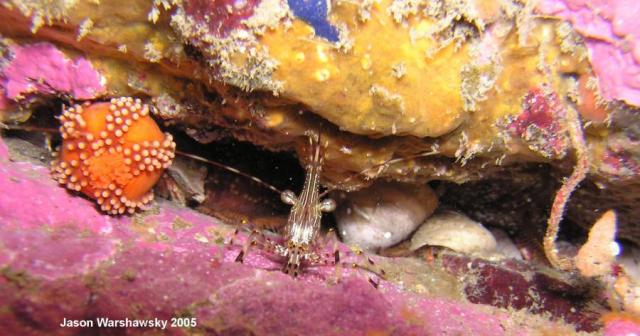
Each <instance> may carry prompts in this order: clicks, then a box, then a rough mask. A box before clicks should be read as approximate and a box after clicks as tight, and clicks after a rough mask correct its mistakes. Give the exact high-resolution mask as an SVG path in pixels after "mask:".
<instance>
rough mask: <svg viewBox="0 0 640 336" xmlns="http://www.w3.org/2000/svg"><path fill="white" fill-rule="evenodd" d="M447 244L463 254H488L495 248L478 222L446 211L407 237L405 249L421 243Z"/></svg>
mask: <svg viewBox="0 0 640 336" xmlns="http://www.w3.org/2000/svg"><path fill="white" fill-rule="evenodd" d="M426 245H429V246H441V247H447V248H450V249H452V250H454V251H457V252H462V253H467V254H473V253H478V254H491V253H494V252H495V250H496V246H497V243H496V239H495V238H494V237H493V235H492V234H491V231H489V230H487V229H486V228H485V227H484V226H482V224H480V223H478V222H474V221H472V220H471V219H469V217H467V216H465V215H463V214H459V213H456V212H452V211H448V212H445V213H440V214H435V215H433V216H432V217H431V218H429V219H427V221H426V222H424V223H423V224H422V225H421V226H420V228H419V229H418V230H417V231H416V233H414V234H413V236H412V237H411V246H410V247H409V249H411V250H412V251H415V250H417V249H419V248H421V247H423V246H426Z"/></svg>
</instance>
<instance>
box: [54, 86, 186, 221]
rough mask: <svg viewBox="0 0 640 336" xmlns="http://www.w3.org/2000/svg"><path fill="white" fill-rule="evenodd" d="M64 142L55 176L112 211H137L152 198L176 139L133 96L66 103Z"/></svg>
mask: <svg viewBox="0 0 640 336" xmlns="http://www.w3.org/2000/svg"><path fill="white" fill-rule="evenodd" d="M60 121H61V124H62V126H61V127H60V133H61V134H62V138H63V142H62V146H61V148H60V153H59V158H58V160H57V161H55V162H54V163H53V165H52V173H53V177H54V178H55V179H56V180H57V181H58V182H59V183H60V184H63V185H65V186H66V187H67V188H68V189H71V190H74V191H79V192H82V193H84V194H85V195H87V196H89V197H91V198H94V199H96V201H97V202H98V204H99V205H100V208H101V209H102V210H103V211H105V212H107V213H109V214H123V213H125V212H128V213H133V212H135V210H136V208H140V207H142V206H144V205H145V204H147V203H149V202H150V201H151V200H152V199H153V191H151V188H152V187H153V186H154V185H155V184H156V182H157V181H158V179H159V178H160V176H161V175H162V172H163V171H164V169H165V168H167V167H169V165H171V162H172V160H173V158H174V155H175V146H176V145H175V142H173V138H172V136H171V135H170V134H168V133H163V132H162V131H161V130H160V128H159V127H158V125H157V124H156V122H155V121H154V120H153V119H152V118H151V117H150V116H149V106H148V105H146V104H142V102H141V101H140V99H135V100H134V99H133V98H129V97H124V98H117V99H112V100H111V101H110V102H101V103H94V104H90V103H85V104H83V105H75V106H72V107H69V108H65V109H64V111H63V113H62V116H61V117H60Z"/></svg>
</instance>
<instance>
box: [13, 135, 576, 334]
mask: <svg viewBox="0 0 640 336" xmlns="http://www.w3.org/2000/svg"><path fill="white" fill-rule="evenodd" d="M48 175H49V174H48V169H47V168H46V167H41V166H35V165H33V164H30V163H26V162H11V161H9V160H8V152H7V149H6V147H5V146H4V144H3V143H2V142H0V189H2V190H3V193H1V194H0V222H2V225H1V226H0V252H1V253H0V307H1V308H2V309H0V330H2V331H3V332H5V333H8V334H30V335H48V334H51V333H56V334H59V335H72V334H77V333H78V332H91V331H90V330H94V331H96V330H97V329H82V328H65V329H61V328H60V327H59V326H60V324H61V323H62V322H63V320H64V319H68V320H90V321H93V323H94V327H95V326H96V325H95V323H97V318H111V319H122V320H124V319H125V318H127V319H129V320H148V319H153V318H157V319H160V320H166V321H168V323H169V324H170V323H171V319H172V318H185V317H186V318H194V319H195V320H196V326H195V327H193V328H192V329H188V330H187V329H180V328H177V327H168V330H169V331H173V332H176V333H183V332H203V333H206V332H209V333H210V332H214V333H217V334H238V333H240V334H243V333H248V332H249V331H250V332H251V333H252V334H254V335H273V334H278V335H300V334H303V333H307V332H310V333H312V334H314V335H333V334H335V333H336V330H338V331H339V333H347V334H357V333H363V332H372V333H373V332H381V333H386V332H393V333H395V334H398V335H415V334H445V333H448V334H476V335H487V334H491V335H508V334H523V333H525V334H526V333H530V332H534V331H536V330H541V329H542V330H556V328H558V327H560V326H562V328H565V329H566V328H569V330H572V328H571V327H570V326H567V325H564V324H561V323H558V322H551V321H549V320H547V319H544V318H538V317H532V318H531V319H529V320H528V321H525V322H523V321H524V320H522V315H516V317H514V318H513V319H512V318H510V316H509V314H510V313H509V312H508V311H506V310H497V311H496V310H492V309H493V308H491V307H479V306H477V305H471V304H469V303H467V302H459V301H452V300H449V299H446V298H437V297H428V296H424V295H421V294H417V293H413V292H410V291H406V290H403V289H401V288H400V287H397V286H396V285H394V284H392V283H389V282H386V281H383V282H381V284H380V286H379V288H378V289H375V288H374V287H372V286H371V285H370V284H369V282H368V280H367V274H366V273H365V274H363V273H360V272H356V271H351V270H350V271H348V273H347V274H344V275H343V276H342V279H341V280H340V282H339V283H338V284H332V283H333V282H332V281H333V280H332V279H335V274H334V270H333V269H332V268H330V267H327V268H326V269H325V268H323V269H318V270H317V271H309V272H305V273H303V274H302V275H301V277H300V279H298V280H294V279H293V278H291V277H289V276H287V275H285V274H282V273H280V272H279V271H278V270H274V268H275V269H277V268H279V265H278V263H275V262H274V261H273V260H271V259H270V258H269V257H268V256H265V255H264V253H261V252H259V251H257V252H255V253H251V254H250V255H249V257H247V258H246V262H245V264H240V263H236V262H234V261H233V260H234V259H235V257H236V255H237V254H238V252H239V251H240V246H237V245H226V244H224V243H223V241H224V240H225V239H227V238H228V237H230V235H231V234H232V233H231V232H232V228H230V227H226V226H225V225H223V224H221V223H219V222H218V221H216V220H215V219H212V218H210V217H206V216H203V215H201V214H197V213H195V212H193V211H191V210H188V209H185V208H177V207H175V206H174V205H171V204H170V203H167V202H158V203H157V204H156V205H155V206H154V208H153V209H152V210H151V211H149V212H147V213H145V214H138V215H135V216H133V217H111V216H106V215H103V214H101V213H100V212H99V211H98V210H97V209H96V208H95V206H94V205H93V203H92V202H90V201H88V200H85V199H82V198H80V197H76V196H74V195H72V194H70V193H69V192H68V191H66V190H65V189H63V188H59V187H57V185H56V183H55V182H54V181H52V180H51V179H50V178H49V176H48ZM35 208H37V209H38V211H33V209H35ZM70 209H73V211H69V210H70ZM51 298H56V300H52V299H51ZM87 302H90V304H87ZM487 309H488V310H487ZM291 311H295V312H296V313H295V314H291V313H290V312H291ZM518 314H520V313H518ZM524 314H526V313H524ZM285 315H286V316H288V318H287V319H282V316H285ZM460 316H464V317H465V318H464V319H462V320H461V319H460ZM114 330H115V331H116V332H126V333H130V334H142V333H148V332H162V330H160V329H159V328H150V329H136V328H123V329H114ZM164 331H165V332H166V331H167V330H164Z"/></svg>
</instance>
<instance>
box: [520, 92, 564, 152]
mask: <svg viewBox="0 0 640 336" xmlns="http://www.w3.org/2000/svg"><path fill="white" fill-rule="evenodd" d="M563 116H564V110H563V108H562V105H561V104H560V102H559V100H558V96H557V95H556V94H555V93H553V92H545V89H540V88H534V89H531V90H530V91H529V93H527V95H526V96H525V97H524V101H523V104H522V113H520V115H518V117H517V118H515V119H514V120H512V121H511V122H510V123H509V126H508V129H509V131H510V132H511V133H512V134H514V135H517V136H520V137H521V138H522V139H523V140H524V141H525V142H526V143H527V145H528V146H529V148H530V149H532V150H534V151H536V152H538V153H540V154H542V155H544V156H545V157H549V158H553V157H562V156H563V155H564V154H565V152H566V148H567V138H566V136H565V135H564V131H563V129H562V127H561V125H560V120H561V118H562V117H563Z"/></svg>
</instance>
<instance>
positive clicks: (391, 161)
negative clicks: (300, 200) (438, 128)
mask: <svg viewBox="0 0 640 336" xmlns="http://www.w3.org/2000/svg"><path fill="white" fill-rule="evenodd" d="M439 153H440V152H439V151H437V150H432V151H430V152H422V153H418V154H414V155H409V156H405V157H401V158H395V159H389V160H387V161H385V162H383V163H379V164H376V165H373V166H371V167H367V168H365V169H363V170H361V171H360V172H358V173H354V174H352V175H350V176H349V177H347V178H345V179H344V180H342V181H340V182H339V183H338V185H340V184H344V183H346V182H349V181H351V180H352V179H354V178H356V177H357V176H361V175H363V174H365V173H366V172H368V171H371V170H374V169H377V170H378V171H377V172H376V173H375V176H373V177H367V178H366V179H367V180H371V179H373V178H375V177H378V176H379V175H380V174H382V172H383V171H384V170H385V169H387V168H388V167H389V166H391V165H392V164H394V163H398V162H403V161H408V160H412V159H417V158H421V157H427V156H432V155H437V154H439ZM336 189H338V187H330V188H327V190H325V191H324V192H322V193H321V194H320V197H321V198H322V197H324V196H326V195H327V194H328V193H330V192H331V191H333V190H336Z"/></svg>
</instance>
